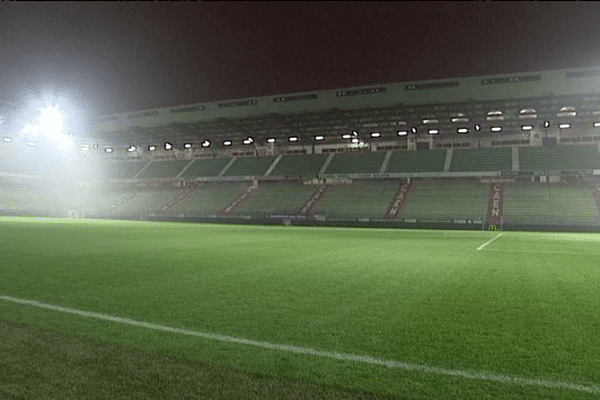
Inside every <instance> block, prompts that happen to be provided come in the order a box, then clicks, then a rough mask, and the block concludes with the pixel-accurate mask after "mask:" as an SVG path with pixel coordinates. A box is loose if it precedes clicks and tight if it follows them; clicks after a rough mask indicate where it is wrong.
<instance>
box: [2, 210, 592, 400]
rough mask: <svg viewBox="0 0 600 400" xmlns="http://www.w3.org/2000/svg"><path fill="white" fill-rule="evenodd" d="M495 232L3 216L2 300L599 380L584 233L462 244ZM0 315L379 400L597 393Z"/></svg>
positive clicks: (6, 308)
mask: <svg viewBox="0 0 600 400" xmlns="http://www.w3.org/2000/svg"><path fill="white" fill-rule="evenodd" d="M497 234H498V233H497V232H479V231H441V230H427V231H420V230H377V229H340V228H296V227H272V226H271V227H265V226H236V225H191V224H175V223H150V222H117V221H87V220H75V221H73V220H50V219H47V220H44V219H22V218H21V219H16V218H2V219H0V248H1V249H2V251H1V252H0V295H4V296H13V297H18V298H24V299H30V300H37V301H40V302H45V303H49V304H53V305H60V306H64V307H71V308H74V309H79V310H86V311H94V312H98V313H105V314H110V315H115V316H120V317H125V318H131V319H135V320H139V321H148V322H153V323H156V324H162V325H167V326H171V327H178V328H185V329H190V330H195V331H200V332H210V333H217V334H223V335H229V336H233V337H240V338H247V339H252V340H258V341H264V342H269V343H276V344H283V345H295V346H302V347H308V348H313V349H318V350H322V351H334V352H339V353H350V354H356V355H364V356H371V357H376V358H380V359H385V360H397V361H403V362H407V363H412V364H421V365H428V366H432V367H439V368H445V369H451V370H463V371H473V372H487V373H492V374H501V375H510V376H515V377H521V378H532V379H538V378H539V379H544V380H549V381H561V382H570V383H576V384H584V385H588V386H589V385H598V384H599V383H600V379H599V378H598V371H600V337H599V336H598V332H600V316H599V315H598V312H597V310H598V309H600V292H599V291H598V286H599V284H600V271H599V270H598V257H599V256H600V235H598V234H575V233H562V234H561V233H543V234H542V233H520V232H519V233H517V232H506V233H505V234H504V235H503V236H501V237H500V238H498V239H497V240H495V241H493V242H491V243H490V244H489V245H487V246H486V247H485V248H484V249H483V250H481V251H476V249H477V247H479V246H480V245H482V244H483V243H485V242H487V241H488V240H490V239H491V238H493V237H494V236H496V235H497ZM0 320H4V321H11V323H18V324H26V326H28V327H31V329H34V330H41V331H43V332H53V333H56V334H63V335H64V334H66V335H70V336H69V337H73V338H81V339H82V340H83V339H85V340H92V341H96V342H100V343H106V344H107V345H111V346H120V348H123V349H127V351H139V352H142V354H152V355H153V356H155V357H179V358H183V359H185V360H188V361H189V362H197V363H202V364H203V365H204V364H206V365H211V366H214V368H224V369H226V370H227V371H237V372H244V373H249V374H263V375H266V376H270V377H274V378H276V379H281V380H286V381H293V382H302V383H303V384H306V385H318V387H333V388H339V389H343V390H350V391H358V392H368V393H373V394H375V395H378V396H397V397H403V398H411V399H440V398H455V399H485V398H506V399H532V398H540V399H545V398H557V399H567V398H577V399H581V398H583V399H586V398H595V397H597V394H596V395H594V394H590V393H584V392H580V391H574V390H567V389H550V388H542V387H537V386H527V385H517V384H510V383H499V382H490V381H484V380H475V379H469V378H464V377H456V376H445V375H436V374H431V373H425V372H419V371H406V370H402V369H393V368H385V367H380V366H375V365H368V364H361V363H357V362H352V361H341V360H335V359H330V358H325V357H317V356H309V355H302V354H292V353H286V352H282V351H279V350H266V349H261V348H257V347H252V346H247V345H242V344H235V343H227V342H218V341H211V340H207V339H201V338H194V337H188V336H182V335H178V334H174V333H167V332H157V331H152V330H148V329H145V328H140V327H132V326H128V325H123V324H118V323H112V322H106V321H101V320H94V319H89V318H83V317H80V316H76V315H69V314H64V313H59V312H56V311H50V310H44V309H39V308H36V307H32V306H26V305H19V304H14V303H10V302H7V301H0ZM1 365H2V364H0V366H1ZM0 375H1V374H0ZM3 384H4V385H6V383H5V382H3V381H2V377H1V376H0V388H1V387H2V385H3ZM596 387H598V386H596ZM0 393H2V392H1V391H0Z"/></svg>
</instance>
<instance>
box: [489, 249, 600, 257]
mask: <svg viewBox="0 0 600 400" xmlns="http://www.w3.org/2000/svg"><path fill="white" fill-rule="evenodd" d="M484 251H498V252H502V253H512V252H518V253H549V254H574V255H578V256H600V254H598V253H581V252H576V251H551V250H519V249H503V250H501V249H485V250H484Z"/></svg>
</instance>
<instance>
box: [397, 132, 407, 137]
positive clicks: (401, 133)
mask: <svg viewBox="0 0 600 400" xmlns="http://www.w3.org/2000/svg"><path fill="white" fill-rule="evenodd" d="M396 134H397V135H398V136H406V135H408V131H398V132H396Z"/></svg>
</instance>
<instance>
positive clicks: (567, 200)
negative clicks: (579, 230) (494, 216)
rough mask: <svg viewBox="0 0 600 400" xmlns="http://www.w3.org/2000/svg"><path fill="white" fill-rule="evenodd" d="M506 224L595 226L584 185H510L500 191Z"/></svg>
mask: <svg viewBox="0 0 600 400" xmlns="http://www.w3.org/2000/svg"><path fill="white" fill-rule="evenodd" d="M504 215H505V221H506V222H507V223H516V224H525V223H530V224H565V225H566V224H574V225H598V223H599V219H598V209H597V208H596V205H595V203H594V199H593V197H592V192H591V191H590V187H589V184H588V183H581V184H573V183H572V184H566V183H565V184H545V183H542V184H539V183H538V184H532V183H528V182H525V183H512V184H507V185H505V188H504Z"/></svg>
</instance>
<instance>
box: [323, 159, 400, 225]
mask: <svg viewBox="0 0 600 400" xmlns="http://www.w3.org/2000/svg"><path fill="white" fill-rule="evenodd" d="M382 154H384V153H382ZM397 189H398V181H397V180H372V181H368V180H359V181H355V182H354V183H353V184H352V185H331V186H329V188H328V190H327V193H326V194H325V196H324V197H323V198H322V200H321V202H320V203H319V204H318V205H317V207H316V209H315V210H313V214H319V215H325V216H326V217H328V218H342V219H357V218H371V219H383V218H384V215H385V213H386V211H387V209H388V207H389V205H390V202H391V201H392V199H393V198H394V195H395V194H396V191H397Z"/></svg>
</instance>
